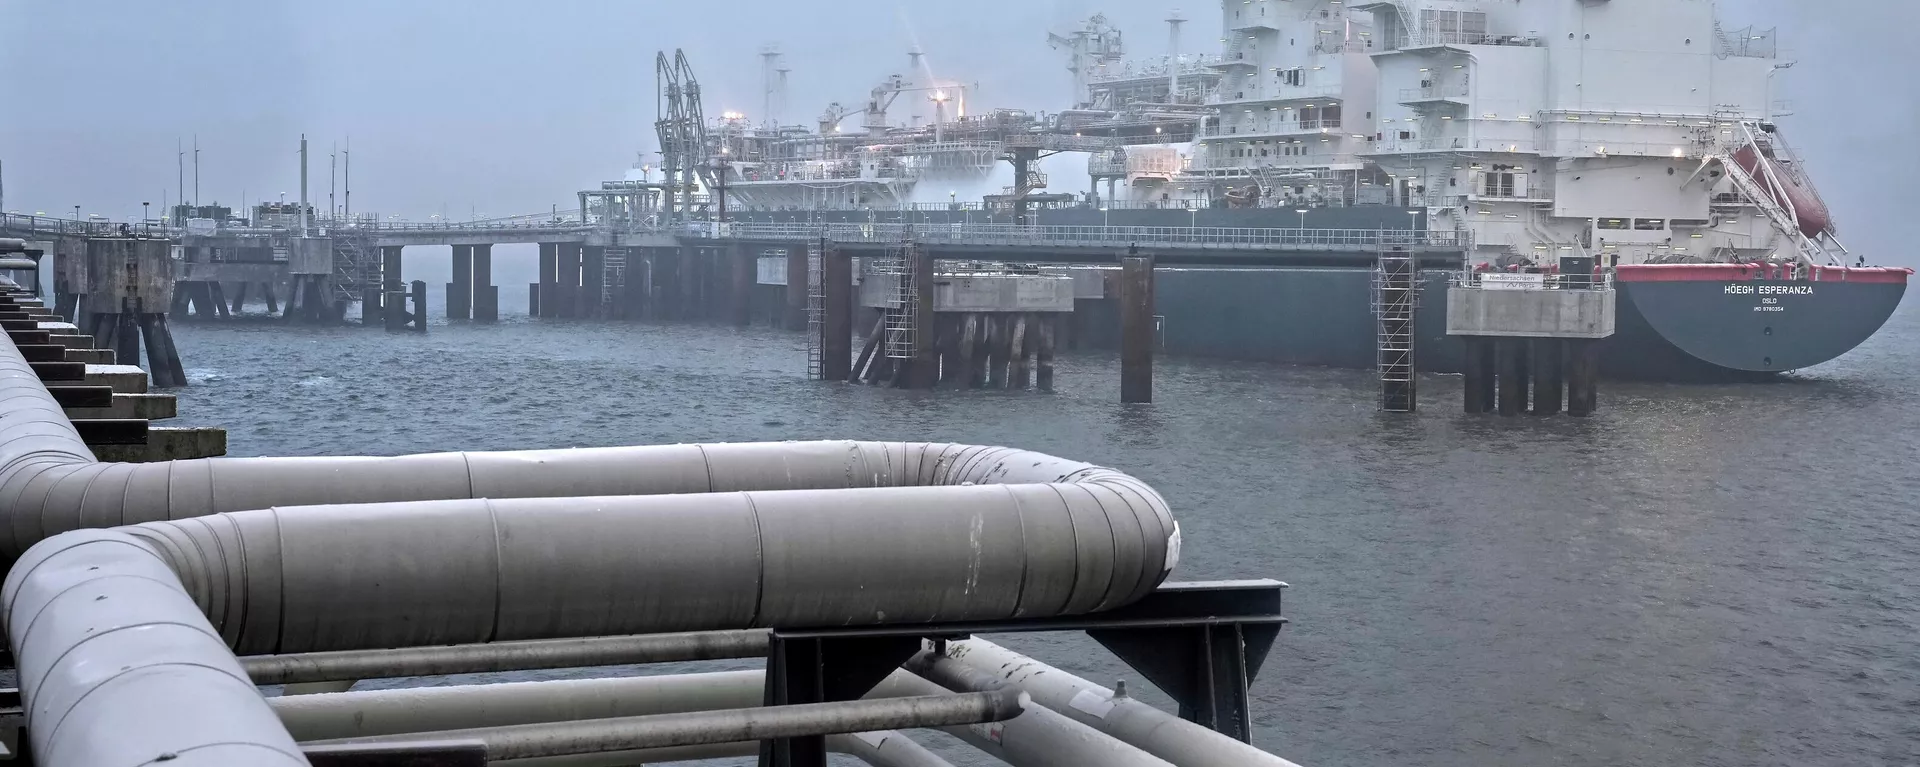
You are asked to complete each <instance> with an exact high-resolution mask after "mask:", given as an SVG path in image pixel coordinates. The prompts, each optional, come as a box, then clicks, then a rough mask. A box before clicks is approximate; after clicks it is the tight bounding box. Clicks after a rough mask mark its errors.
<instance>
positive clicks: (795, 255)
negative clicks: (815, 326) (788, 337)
mask: <svg viewBox="0 0 1920 767" xmlns="http://www.w3.org/2000/svg"><path fill="white" fill-rule="evenodd" d="M786 299H787V303H786V312H785V315H784V316H785V320H784V322H783V324H784V325H785V326H786V328H787V329H788V330H806V329H807V244H806V243H804V242H800V243H790V244H788V245H787V290H786Z"/></svg>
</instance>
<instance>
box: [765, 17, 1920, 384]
mask: <svg viewBox="0 0 1920 767" xmlns="http://www.w3.org/2000/svg"><path fill="white" fill-rule="evenodd" d="M1170 21H1171V22H1173V28H1174V36H1173V37H1172V40H1173V44H1172V45H1173V47H1174V49H1173V50H1170V51H1169V52H1168V55H1167V57H1166V58H1165V59H1164V61H1161V60H1156V61H1155V62H1149V63H1145V64H1143V63H1141V62H1139V61H1128V60H1126V59H1125V58H1124V47H1123V46H1122V45H1121V42H1120V35H1119V32H1118V31H1117V30H1114V29H1112V28H1111V27H1109V26H1107V25H1106V23H1105V20H1104V19H1102V18H1099V17H1095V19H1094V20H1093V21H1091V22H1089V23H1088V25H1087V27H1086V28H1085V29H1082V30H1080V31H1077V32H1074V33H1071V34H1068V35H1054V36H1053V42H1054V43H1055V45H1056V47H1058V48H1064V49H1066V50H1067V51H1068V53H1069V55H1070V56H1071V57H1072V61H1071V66H1070V69H1071V70H1072V71H1073V72H1074V74H1075V86H1076V88H1077V89H1078V91H1077V93H1076V102H1077V103H1076V104H1075V105H1074V107H1073V108H1072V109H1068V110H1063V111H1062V112H1061V113H1059V114H1056V115H1050V116H1049V115H1040V116H1029V115H1025V114H1024V113H1010V112H1006V111H1001V112H996V113H990V114H991V115H992V116H993V119H995V120H998V121H1000V122H1001V123H1009V122H1015V123H1017V122H1020V121H1025V122H1026V123H1030V124H1032V126H1033V127H1032V128H1031V129H1030V130H1033V131H1047V132H1050V133H1053V134H1055V135H1068V134H1071V135H1073V136H1083V137H1086V138H1087V139H1088V140H1092V139H1095V138H1104V139H1105V140H1107V141H1108V142H1109V144H1108V146H1107V148H1104V149H1093V150H1090V151H1093V154H1092V155H1091V156H1090V159H1089V161H1088V163H1087V170H1088V174H1089V177H1090V181H1091V185H1090V186H1091V188H1090V189H1089V191H1087V192H1085V193H1084V194H1081V193H1078V192H1073V193H1055V194H1045V193H1042V192H1041V191H1040V190H1041V189H1042V188H1044V187H1045V186H1046V181H1045V179H1044V177H1041V180H1039V181H1038V183H1033V182H1032V181H1030V180H1023V181H1021V182H1020V183H1018V184H1017V185H1016V186H1014V187H1010V188H1008V189H1006V191H1005V193H1004V194H1001V195H993V196H989V197H988V199H987V200H986V201H985V204H983V205H979V206H970V205H964V204H957V201H954V202H956V204H951V205H948V204H944V203H948V202H949V200H948V199H947V195H945V194H941V195H934V196H929V195H924V194H922V195H917V196H915V195H913V194H912V193H911V189H910V187H908V186H903V185H902V184H901V182H900V180H898V179H896V180H895V181H894V183H893V186H892V187H891V188H892V190H893V194H891V195H890V196H888V197H887V198H886V199H885V201H884V202H882V201H881V200H880V199H879V198H878V197H876V198H875V199H874V200H871V201H869V202H868V203H867V204H837V205H806V206H796V205H786V206H754V205H748V206H747V208H748V209H747V210H740V211H738V212H735V213H734V214H733V215H735V216H737V217H738V218H739V219H741V220H755V219H759V220H778V221H892V220H908V221H918V222H926V223H930V224H940V223H946V222H955V223H958V222H962V221H968V222H975V223H980V222H987V221H994V222H1002V223H1007V222H1011V221H1012V218H1011V217H1010V216H1009V215H1008V213H1007V207H1006V203H1007V202H1008V201H1009V200H1010V199H1014V198H1019V199H1022V200H1025V201H1026V202H1029V203H1031V206H1032V207H1033V209H1034V210H1033V213H1032V214H1031V215H1030V216H1029V217H1028V219H1027V221H1026V222H1025V223H1029V224H1037V225H1042V226H1045V225H1060V224H1072V225H1105V226H1175V227H1178V226H1196V227H1256V228H1292V227H1301V228H1307V229H1313V228H1327V229H1376V230H1381V229H1384V230H1392V229H1401V230H1405V229H1409V228H1423V229H1427V230H1430V231H1449V232H1457V233H1461V234H1462V235H1464V236H1462V237H1459V238H1458V240H1459V241H1462V242H1470V243H1471V245H1470V246H1469V247H1466V248H1463V249H1462V250H1461V252H1459V253H1458V254H1457V255H1456V256H1454V257H1452V258H1449V259H1443V260H1442V261H1441V262H1439V263H1436V262H1434V261H1431V260H1428V261H1426V262H1425V264H1424V265H1425V266H1426V267H1427V268H1428V269H1430V270H1431V271H1430V272H1429V273H1428V275H1427V278H1426V284H1427V285H1429V286H1430V288H1431V289H1429V290H1426V291H1424V297H1423V299H1422V301H1423V303H1422V306H1421V308H1420V310H1419V315H1418V320H1417V332H1418V336H1419V339H1418V342H1419V343H1420V344H1421V347H1420V348H1421V352H1420V362H1421V367H1423V368H1425V369H1431V370H1438V371H1448V370H1453V369H1457V368H1456V366H1457V363H1458V349H1457V348H1456V347H1455V346H1454V345H1453V344H1452V343H1451V342H1450V341H1449V340H1448V339H1447V338H1446V337H1445V335H1444V326H1445V306H1444V304H1445V296H1446V291H1445V290H1444V285H1445V281H1446V279H1447V275H1446V273H1447V272H1458V271H1461V270H1483V271H1484V270H1502V271H1533V272H1553V271H1556V270H1558V269H1560V268H1562V266H1563V265H1579V266H1578V268H1582V269H1584V268H1592V267H1591V266H1588V265H1592V266H1597V267H1598V268H1599V269H1600V270H1601V271H1602V272H1603V273H1606V274H1609V275H1611V279H1612V282H1613V284H1614V286H1615V288H1616V289H1617V290H1618V291H1619V295H1620V299H1621V300H1620V301H1619V302H1618V311H1619V317H1618V333H1617V335H1616V336H1615V337H1614V338H1612V339H1609V340H1608V341H1607V342H1606V343H1605V345H1604V348H1605V354H1604V358H1605V359H1604V363H1603V364H1604V366H1605V369H1606V370H1607V371H1608V372H1609V373H1610V374H1615V375H1624V376H1634V377H1648V378H1662V379H1671V378H1678V379H1723V378H1729V377H1750V376H1766V375H1770V374H1774V373H1779V372H1783V371H1789V370H1795V369H1799V368H1804V367H1809V366H1812V365H1817V364H1820V363H1822V362H1826V361H1828V360H1831V359H1833V358H1835V357H1838V356H1839V355H1841V354H1844V353H1846V352H1847V351H1849V350H1851V349H1853V348H1854V347H1856V346H1857V345H1859V344H1860V343H1861V342H1863V341H1865V340H1866V339H1867V338H1868V337H1869V336H1871V335H1872V334H1873V333H1874V332H1876V331H1877V330H1878V329H1879V328H1880V326H1881V325H1882V324H1883V323H1884V322H1885V321H1886V319H1887V318H1888V317H1889V316H1891V314H1892V313H1893V311H1894V309H1895V308H1896V307H1897V306H1898V304H1899V302H1900V299H1901V297H1902V296H1903V295H1904V293H1905V290H1906V283H1907V280H1908V277H1909V275H1910V274H1911V270H1908V269H1904V268H1875V267H1869V266H1867V264H1866V259H1865V258H1864V257H1861V256H1859V255H1856V254H1852V253H1850V252H1848V251H1847V249H1846V248H1845V247H1843V246H1842V245H1841V243H1840V240H1839V239H1838V230H1837V228H1836V226H1835V224H1834V220H1833V216H1832V214H1831V212H1830V211H1829V209H1828V207H1827V205H1826V203H1825V202H1824V201H1823V200H1822V199H1821V197H1820V195H1819V193H1818V191H1817V190H1816V188H1815V186H1814V184H1813V182H1812V180H1811V178H1810V176H1809V174H1808V173H1807V169H1806V168H1805V166H1804V164H1803V163H1802V162H1801V160H1800V158H1799V157H1798V156H1797V155H1796V154H1795V153H1794V152H1793V151H1792V149H1791V147H1790V146H1789V145H1788V144H1787V142H1786V140H1785V138H1784V136H1783V134H1782V129H1781V126H1780V125H1779V124H1778V123H1777V122H1776V121H1775V118H1777V117H1779V116H1782V115H1783V110H1782V108H1781V106H1780V105H1779V104H1778V103H1776V102H1774V101H1773V98H1772V97H1773V93H1772V81H1773V79H1774V75H1775V74H1776V72H1777V70H1780V69H1785V68H1786V67H1788V66H1791V63H1790V62H1784V61H1781V60H1780V59H1779V58H1778V57H1777V55H1776V48H1775V35H1774V32H1773V31H1772V30H1761V29H1752V28H1745V29H1734V28H1732V27H1730V26H1729V25H1726V24H1724V23H1723V22H1722V21H1721V20H1720V19H1719V18H1718V17H1717V16H1716V12H1715V7H1714V4H1713V3H1710V2H1699V1H1694V2H1674V1H1673V0H1609V1H1608V2H1583V3H1519V4H1516V3H1512V2H1506V1H1505V0H1500V1H1495V0H1393V1H1385V0H1357V1H1351V2H1344V3H1343V2H1339V1H1338V0H1223V2H1222V3H1221V19H1220V24H1221V27H1220V29H1221V41H1222V47H1221V51H1220V53H1219V54H1218V55H1217V56H1215V55H1211V54H1210V55H1207V56H1204V57H1202V56H1190V55H1189V56H1182V55H1181V54H1179V53H1178V49H1177V46H1178V29H1179V22H1180V21H1181V20H1180V19H1178V17H1177V16H1176V18H1175V19H1170ZM936 106H938V105H937V104H936ZM969 119H970V120H972V121H974V124H975V125H979V124H981V123H980V119H981V118H979V117H975V118H969ZM946 124H947V125H949V126H952V127H949V128H948V129H947V132H948V133H947V136H941V137H939V138H938V139H936V140H933V141H931V143H929V140H928V139H927V138H926V137H924V136H923V137H919V138H914V137H913V136H914V135H917V134H916V133H915V132H916V131H917V132H919V133H933V134H934V135H936V136H938V131H939V128H938V127H937V126H928V127H920V128H915V129H913V130H905V129H895V130H893V131H892V132H891V133H890V134H888V135H886V136H884V137H883V136H882V135H881V134H879V133H875V132H872V129H873V128H874V127H875V126H870V133H869V136H868V138H867V142H866V143H867V144H868V145H869V148H868V149H866V150H864V151H867V152H869V153H873V152H876V151H881V150H876V149H874V148H873V145H878V144H890V145H892V147H891V148H888V149H885V150H884V152H885V153H891V154H901V153H905V154H907V155H911V154H913V152H914V150H912V149H911V148H910V147H909V148H907V149H902V148H900V146H899V144H901V143H902V142H906V143H908V144H912V143H914V142H918V143H920V144H922V145H925V146H930V147H932V148H933V149H937V150H940V151H952V150H953V149H954V148H955V146H954V139H953V138H952V136H954V135H956V134H958V135H961V136H964V137H965V138H964V139H963V140H965V141H970V142H974V143H970V144H968V145H967V148H968V149H969V150H976V149H978V148H979V147H981V146H984V145H989V144H991V143H992V141H994V140H997V139H996V137H1001V136H1004V126H1001V128H1002V132H1001V133H997V134H989V133H968V132H966V131H964V130H956V128H958V127H959V126H961V125H962V123H961V122H960V121H950V122H948V123H946ZM824 130H826V128H825V127H824V126H823V131H824ZM856 143H857V142H856ZM930 151H932V150H930ZM980 153H984V150H981V152H980ZM974 156H977V155H974ZM872 165H873V167H874V168H878V169H879V170H881V171H885V170H887V166H886V165H885V163H883V162H880V163H872ZM966 166H967V168H968V169H969V170H970V171H973V172H977V171H978V167H979V166H978V163H977V162H970V163H968V164H966ZM1034 175H1035V176H1038V175H1039V174H1034ZM1061 175H1063V174H1060V173H1059V172H1058V171H1057V170H1056V171H1055V173H1054V176H1055V177H1056V178H1058V177H1059V176H1061ZM909 180H910V179H909ZM755 181H756V182H758V183H760V184H761V185H763V186H764V185H766V179H765V178H764V176H757V177H756V178H755ZM1102 181H1104V182H1105V183H1106V187H1107V188H1106V189H1105V190H1102V189H1101V182H1102ZM795 183H801V184H813V185H816V186H817V185H818V181H817V180H813V179H811V178H804V179H801V180H799V181H796V182H795ZM942 183H943V185H944V182H942ZM777 185H778V184H774V186H777ZM923 185H924V184H923ZM1072 186H1074V187H1078V184H1072ZM745 196H746V195H743V197H745ZM914 198H919V199H923V200H925V201H928V202H933V201H937V202H938V203H941V204H935V205H926V204H922V205H919V206H913V205H908V204H906V203H907V202H908V201H909V200H910V199H914ZM875 202H879V203H881V204H874V203H875ZM930 208H931V209H930ZM1006 257H1007V259H1008V260H1021V259H1022V258H1023V256H1022V254H1020V253H1015V252H1009V253H1008V254H1007V256H1006ZM1371 265H1372V259H1371V257H1369V256H1367V255H1366V254H1332V253H1330V254H1324V256H1315V257H1311V258H1304V259H1303V258H1300V257H1299V256H1298V255H1295V256H1293V257H1290V258H1285V259H1282V258H1279V257H1275V258H1272V259H1252V260H1247V259H1244V258H1240V257H1234V256H1222V257H1221V258H1220V259H1219V260H1218V261H1217V262H1213V263H1182V264H1178V265H1163V268H1162V269H1161V270H1160V274H1159V277H1158V281H1159V282H1158V288H1157V291H1156V300H1157V307H1158V310H1159V312H1160V313H1161V314H1162V315H1163V319H1162V325H1161V329H1162V334H1163V344H1164V347H1163V348H1164V349H1165V350H1166V351H1169V352H1173V353H1192V354H1204V355H1219V356H1229V357H1240V358H1253V359H1268V360H1278V361H1287V362H1299V363H1308V364H1325V365H1337V366H1351V367H1371V366H1372V365H1373V364H1374V361H1375V360H1374V354H1375V335H1374V333H1375V330H1374V317H1373V312H1372V310H1371V308H1370V304H1369V298H1370V293H1371V291H1370V284H1371V271H1370V267H1371ZM1111 303H1112V300H1111V299H1102V300H1089V301H1083V302H1082V306H1080V307H1079V308H1077V309H1076V314H1079V315H1081V320H1080V321H1079V322H1078V323H1077V324H1079V325H1081V326H1082V327H1083V332H1082V333H1081V338H1082V340H1083V341H1084V342H1092V343H1096V344H1098V343H1101V342H1102V340H1103V336H1104V335H1105V333H1104V332H1103V331H1104V329H1105V328H1106V327H1107V326H1109V325H1112V324H1113V323H1109V322H1105V321H1103V319H1102V318H1103V317H1105V316H1108V314H1107V313H1109V312H1111V311H1112V310H1113V307H1112V306H1110V304H1111Z"/></svg>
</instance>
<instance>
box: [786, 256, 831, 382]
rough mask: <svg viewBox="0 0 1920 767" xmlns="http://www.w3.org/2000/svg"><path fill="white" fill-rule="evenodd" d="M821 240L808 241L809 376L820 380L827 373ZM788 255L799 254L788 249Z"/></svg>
mask: <svg viewBox="0 0 1920 767" xmlns="http://www.w3.org/2000/svg"><path fill="white" fill-rule="evenodd" d="M820 246H821V241H820V240H819V239H817V238H816V239H811V240H808V241H807V378H809V379H811V380H815V381H818V380H820V379H821V377H822V376H823V375H825V373H824V372H823V371H822V370H821V361H822V360H824V359H825V358H826V355H825V354H824V353H823V352H822V350H821V348H820V341H821V339H820V324H821V321H822V315H823V314H824V313H825V309H826V305H827V302H826V296H825V295H823V294H822V293H821V289H822V288H821V283H822V281H821V279H820V261H821V258H822V255H823V254H822V253H821V249H820ZM787 254H788V257H789V258H791V257H793V256H796V255H798V254H797V253H795V252H793V251H787Z"/></svg>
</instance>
